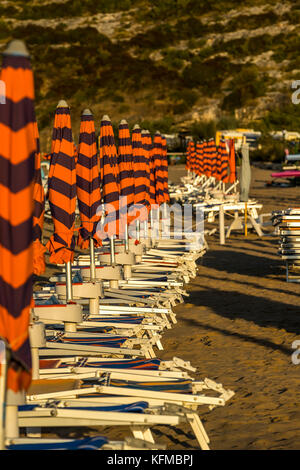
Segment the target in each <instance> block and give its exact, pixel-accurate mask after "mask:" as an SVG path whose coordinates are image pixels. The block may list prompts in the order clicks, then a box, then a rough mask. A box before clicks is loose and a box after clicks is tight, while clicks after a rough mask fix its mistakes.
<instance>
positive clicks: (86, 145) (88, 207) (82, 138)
mask: <svg viewBox="0 0 300 470" xmlns="http://www.w3.org/2000/svg"><path fill="white" fill-rule="evenodd" d="M76 189H77V199H78V208H79V213H80V220H81V225H80V228H79V230H78V240H77V243H78V246H79V247H80V248H82V249H86V248H88V247H89V245H90V239H91V238H93V240H94V244H95V246H100V245H101V240H100V239H99V238H98V237H97V234H96V229H97V224H98V222H99V220H100V215H97V210H98V208H99V206H100V205H101V194H100V173H99V168H98V160H97V146H96V135H95V124H94V117H93V115H92V113H91V111H90V110H88V109H86V110H84V111H83V113H82V115H81V123H80V133H79V144H78V159H77V164H76ZM98 214H99V212H98Z"/></svg>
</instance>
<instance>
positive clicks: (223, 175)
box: [218, 139, 229, 183]
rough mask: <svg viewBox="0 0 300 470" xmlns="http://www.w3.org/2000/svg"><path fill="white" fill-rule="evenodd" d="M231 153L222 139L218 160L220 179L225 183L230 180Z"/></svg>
mask: <svg viewBox="0 0 300 470" xmlns="http://www.w3.org/2000/svg"><path fill="white" fill-rule="evenodd" d="M228 160H229V155H228V151H227V147H226V142H225V140H223V139H221V140H220V143H219V146H218V162H219V174H220V178H219V179H220V180H221V181H223V183H228V181H229V168H228Z"/></svg>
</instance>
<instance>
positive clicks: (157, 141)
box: [153, 131, 165, 205]
mask: <svg viewBox="0 0 300 470" xmlns="http://www.w3.org/2000/svg"><path fill="white" fill-rule="evenodd" d="M161 159H162V142H161V134H160V132H158V131H156V133H155V135H154V139H153V164H154V176H155V199H156V204H158V205H160V204H162V203H163V202H164V200H165V198H164V178H163V172H162V163H161Z"/></svg>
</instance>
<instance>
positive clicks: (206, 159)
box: [203, 141, 211, 177]
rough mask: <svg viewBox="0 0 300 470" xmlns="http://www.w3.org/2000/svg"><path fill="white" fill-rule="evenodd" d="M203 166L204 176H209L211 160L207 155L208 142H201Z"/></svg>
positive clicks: (208, 154)
mask: <svg viewBox="0 0 300 470" xmlns="http://www.w3.org/2000/svg"><path fill="white" fill-rule="evenodd" d="M203 166H204V174H205V175H206V176H207V177H210V176H211V159H210V153H209V147H208V142H207V141H204V142H203Z"/></svg>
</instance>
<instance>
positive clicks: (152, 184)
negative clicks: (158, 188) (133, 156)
mask: <svg viewBox="0 0 300 470" xmlns="http://www.w3.org/2000/svg"><path fill="white" fill-rule="evenodd" d="M146 132H147V134H146V137H147V145H148V149H149V171H150V187H149V203H150V208H151V206H154V205H155V204H156V200H155V174H154V160H153V142H152V138H151V134H150V132H149V131H146Z"/></svg>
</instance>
